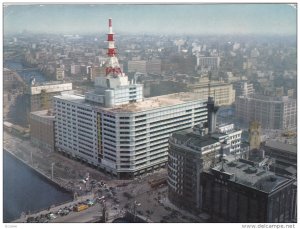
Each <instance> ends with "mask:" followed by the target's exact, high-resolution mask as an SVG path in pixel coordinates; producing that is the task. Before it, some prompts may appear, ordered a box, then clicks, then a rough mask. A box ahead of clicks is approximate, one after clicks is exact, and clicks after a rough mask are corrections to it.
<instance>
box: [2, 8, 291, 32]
mask: <svg viewBox="0 0 300 229" xmlns="http://www.w3.org/2000/svg"><path fill="white" fill-rule="evenodd" d="M108 18H112V19H113V27H114V31H115V32H116V33H128V34H142V33H147V34H161V35H169V34H174V35H230V34H232V35H237V34H240V35H251V34H254V35H256V34H257V35H296V31H297V9H296V7H294V6H292V5H291V4H255V3H252V4H233V3H231V4H226V3H222V4H220V3H219V4H200V3H199V4H172V5H170V4H167V5H159V4H154V3H153V4H147V5H146V4H121V3H120V4H37V3H36V4H28V5H17V4H13V3H11V4H9V5H6V6H5V7H4V10H3V20H4V21H3V24H4V34H8V33H20V32H22V31H24V30H27V31H30V32H38V33H45V32H47V33H63V34H70V33H71V34H84V33H99V34H100V35H101V34H105V33H107V19H108Z"/></svg>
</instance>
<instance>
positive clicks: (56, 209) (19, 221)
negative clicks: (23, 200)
mask: <svg viewBox="0 0 300 229" xmlns="http://www.w3.org/2000/svg"><path fill="white" fill-rule="evenodd" d="M93 198H94V194H89V195H85V196H80V197H78V199H77V200H75V201H70V202H68V203H64V204H61V205H58V206H55V207H52V208H50V210H48V209H46V210H42V211H40V212H38V213H34V214H30V215H24V216H21V218H19V219H17V220H14V221H12V223H26V220H27V218H28V217H37V216H39V215H41V214H48V213H50V212H52V213H55V212H57V211H58V210H59V209H60V208H64V207H68V206H70V205H75V204H77V203H79V202H82V201H85V200H87V199H93Z"/></svg>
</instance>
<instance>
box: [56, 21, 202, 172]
mask: <svg viewBox="0 0 300 229" xmlns="http://www.w3.org/2000/svg"><path fill="white" fill-rule="evenodd" d="M107 40H108V51H107V53H108V59H107V62H106V63H105V65H104V70H105V71H104V73H105V74H103V75H101V76H99V77H96V78H95V90H94V91H91V92H87V93H86V94H85V96H82V95H75V94H70V93H69V94H64V95H60V96H55V103H54V110H55V145H56V148H57V150H58V151H61V152H64V153H66V154H68V155H70V156H72V157H74V158H78V159H80V160H83V161H86V162H87V163H89V164H92V165H94V166H97V167H98V168H101V169H103V170H106V171H108V172H110V173H112V174H114V175H116V176H118V177H119V178H128V177H133V176H135V175H138V174H141V173H144V172H147V171H151V170H153V169H155V168H159V167H161V166H165V165H166V162H167V160H168V138H169V135H170V134H171V133H172V132H174V131H178V130H183V129H188V128H191V127H193V126H194V125H197V124H200V123H202V122H205V121H206V119H207V117H206V115H207V108H206V100H204V99H199V96H197V95H195V94H193V93H178V94H171V95H165V96H159V97H153V98H149V99H144V98H143V85H141V84H135V83H132V84H130V83H129V81H128V77H127V76H126V75H125V74H124V73H123V72H122V71H121V69H120V66H119V63H118V59H117V57H116V49H115V47H114V34H113V32H112V22H111V19H110V20H109V34H108V39H107Z"/></svg>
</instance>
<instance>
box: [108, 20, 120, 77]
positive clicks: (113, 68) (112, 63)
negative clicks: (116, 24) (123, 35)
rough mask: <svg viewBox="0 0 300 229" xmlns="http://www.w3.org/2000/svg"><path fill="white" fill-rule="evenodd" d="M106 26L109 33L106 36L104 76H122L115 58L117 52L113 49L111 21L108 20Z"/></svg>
mask: <svg viewBox="0 0 300 229" xmlns="http://www.w3.org/2000/svg"><path fill="white" fill-rule="evenodd" d="M108 26H109V33H108V34H107V42H108V49H107V55H108V58H109V60H108V62H107V65H106V76H107V75H109V74H112V75H113V76H123V73H122V71H121V68H120V65H119V62H118V59H117V57H116V55H117V52H116V48H115V40H114V33H113V31H112V19H111V18H109V19H108Z"/></svg>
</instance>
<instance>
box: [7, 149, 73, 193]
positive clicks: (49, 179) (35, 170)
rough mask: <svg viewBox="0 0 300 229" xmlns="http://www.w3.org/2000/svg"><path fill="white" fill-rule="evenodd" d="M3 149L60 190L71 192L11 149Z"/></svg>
mask: <svg viewBox="0 0 300 229" xmlns="http://www.w3.org/2000/svg"><path fill="white" fill-rule="evenodd" d="M4 150H5V151H6V152H7V153H9V154H10V155H11V156H13V157H14V158H15V159H16V160H18V161H20V162H22V163H23V164H24V165H26V166H27V167H28V168H30V169H31V170H32V171H34V172H35V173H36V175H38V176H39V177H41V178H42V179H44V180H46V181H47V182H48V183H50V184H52V185H54V186H56V187H57V188H59V189H61V191H63V192H66V193H70V194H73V193H72V192H71V191H70V190H68V189H67V188H66V187H64V186H63V185H62V184H61V183H59V182H58V181H55V180H52V179H51V177H49V176H47V175H46V174H44V173H43V171H41V170H39V169H38V168H35V167H34V166H32V165H30V164H29V163H28V162H27V161H25V160H23V159H22V158H20V157H18V156H17V155H16V154H14V153H13V152H12V151H10V150H8V149H6V148H4Z"/></svg>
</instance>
